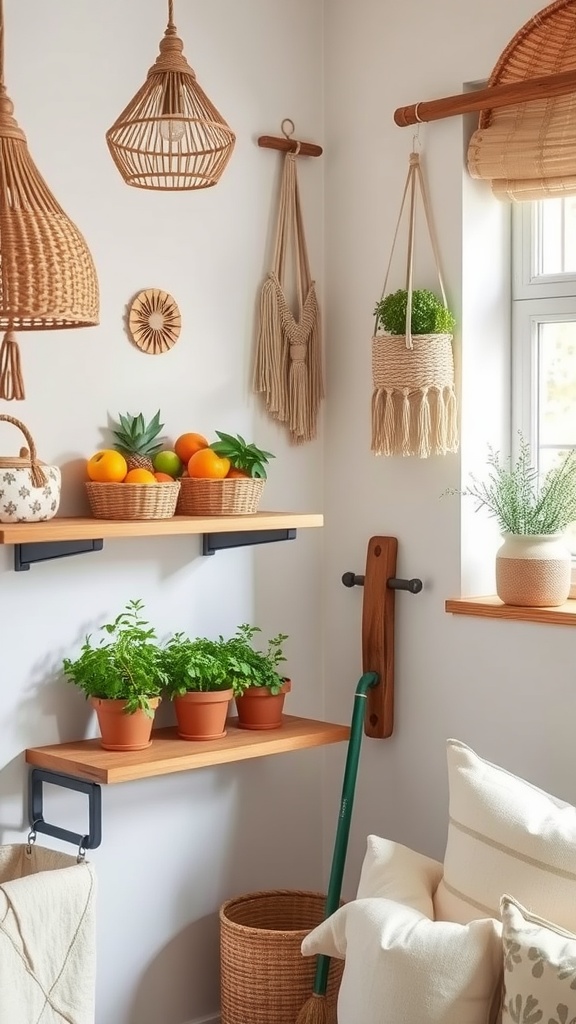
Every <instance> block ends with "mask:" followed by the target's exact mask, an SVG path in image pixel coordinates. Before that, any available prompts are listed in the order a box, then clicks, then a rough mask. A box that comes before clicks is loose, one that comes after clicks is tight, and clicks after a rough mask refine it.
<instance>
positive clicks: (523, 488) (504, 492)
mask: <svg viewBox="0 0 576 1024" xmlns="http://www.w3.org/2000/svg"><path fill="white" fill-rule="evenodd" d="M519 436H520V443H519V452H518V457H517V459H516V461H515V462H514V464H512V461H511V459H507V460H506V461H505V462H503V461H502V459H501V457H500V454H499V452H496V451H494V449H493V448H492V447H491V446H489V447H488V453H489V454H488V459H487V462H488V466H489V467H490V472H489V474H488V479H487V480H485V481H481V480H478V479H477V478H476V477H475V476H474V475H471V477H470V479H471V483H470V484H468V486H467V487H465V488H464V489H463V490H461V491H458V490H454V489H450V491H449V492H447V493H450V494H462V495H464V496H468V497H471V498H474V499H475V501H476V511H479V510H480V509H482V508H484V509H486V510H487V512H488V514H489V515H490V516H493V517H494V518H495V519H496V520H497V521H498V526H499V528H500V531H501V532H502V533H513V534H532V535H546V534H555V533H562V531H563V530H565V529H566V527H567V526H569V525H570V523H573V522H574V521H576V450H574V449H572V450H571V451H569V452H567V454H566V455H564V456H563V457H562V459H561V460H560V461H559V462H558V463H557V465H555V466H553V467H552V469H550V470H549V471H548V473H547V474H546V476H545V477H544V479H543V480H542V482H541V484H540V485H538V471H537V470H536V469H535V468H534V466H533V465H532V461H531V456H530V446H529V444H528V443H527V441H526V440H525V439H524V438H523V437H522V435H521V434H520V435H519Z"/></svg>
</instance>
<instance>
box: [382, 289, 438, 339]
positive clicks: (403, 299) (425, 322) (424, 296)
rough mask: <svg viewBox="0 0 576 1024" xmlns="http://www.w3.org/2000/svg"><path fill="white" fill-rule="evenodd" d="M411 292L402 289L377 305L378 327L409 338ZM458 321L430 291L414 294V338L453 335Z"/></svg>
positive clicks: (418, 290) (425, 290) (420, 290)
mask: <svg viewBox="0 0 576 1024" xmlns="http://www.w3.org/2000/svg"><path fill="white" fill-rule="evenodd" d="M407 307H408V292H407V291H406V289H405V288H400V289H399V290H398V291H396V292H391V293H390V294H389V295H386V296H385V297H384V298H382V299H380V301H379V302H377V303H376V308H375V310H374V316H375V317H376V318H377V326H378V327H381V328H382V329H383V330H384V331H385V332H386V333H387V334H406V312H407ZM455 326H456V319H455V317H454V315H453V314H452V313H451V312H450V310H449V309H447V308H446V306H444V304H443V303H442V302H441V301H440V299H438V298H437V296H436V295H434V292H431V291H429V289H427V288H420V289H416V290H415V291H413V292H412V334H452V332H453V330H454V327H455Z"/></svg>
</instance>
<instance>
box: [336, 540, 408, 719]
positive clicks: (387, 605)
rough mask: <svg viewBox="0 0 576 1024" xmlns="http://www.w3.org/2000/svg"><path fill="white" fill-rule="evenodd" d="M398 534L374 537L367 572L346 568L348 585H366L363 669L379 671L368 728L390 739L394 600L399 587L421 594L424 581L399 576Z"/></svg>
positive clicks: (368, 711) (372, 691) (370, 699)
mask: <svg viewBox="0 0 576 1024" xmlns="http://www.w3.org/2000/svg"><path fill="white" fill-rule="evenodd" d="M397 554H398V541H397V539H396V537H371V538H370V541H369V543H368V551H367V554H366V574H365V575H364V576H357V575H356V574H355V573H353V572H345V573H344V575H343V576H342V583H343V584H344V586H345V587H355V586H361V587H364V599H363V602H362V671H363V672H365V673H366V672H376V673H377V674H378V677H379V682H378V685H377V686H374V687H372V688H371V689H370V690H369V691H368V694H367V705H366V715H365V718H364V732H365V733H366V735H367V736H373V737H375V738H377V739H386V738H387V737H388V736H391V735H392V732H393V729H394V603H395V592H396V590H407V591H409V592H410V593H412V594H419V593H420V591H421V590H422V581H421V580H419V579H412V580H403V579H397V577H396V557H397Z"/></svg>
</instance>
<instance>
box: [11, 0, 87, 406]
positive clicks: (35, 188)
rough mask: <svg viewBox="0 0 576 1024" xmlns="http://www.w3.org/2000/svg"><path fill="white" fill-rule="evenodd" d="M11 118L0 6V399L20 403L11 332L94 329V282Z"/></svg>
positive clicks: (74, 231)
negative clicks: (69, 328)
mask: <svg viewBox="0 0 576 1024" xmlns="http://www.w3.org/2000/svg"><path fill="white" fill-rule="evenodd" d="M13 112H14V105H13V103H12V101H11V100H10V98H9V97H8V95H7V93H6V88H5V85H4V10H3V3H2V0H0V330H2V331H4V332H6V333H5V335H4V340H3V342H2V346H1V347H0V398H5V399H14V398H15V399H22V398H24V383H23V379H22V372H21V368H20V355H19V351H18V345H17V343H16V339H15V335H14V331H17V330H18V331H46V330H61V329H62V328H64V327H92V326H93V325H94V324H97V323H98V279H97V277H96V270H95V267H94V262H93V260H92V257H91V255H90V252H89V250H88V247H87V245H86V242H85V241H84V239H83V237H82V235H81V234H80V232H79V231H78V228H77V227H76V226H75V225H74V224H73V223H72V221H70V220H69V219H68V217H67V216H66V214H65V213H64V210H63V209H62V208H61V206H60V205H59V204H58V203H57V202H56V199H55V198H54V196H53V195H52V193H51V192H50V189H49V188H48V186H47V184H46V182H45V181H44V179H43V178H42V176H41V175H40V173H39V171H38V169H37V167H36V166H35V164H34V162H33V160H32V157H31V156H30V153H29V152H28V145H27V142H26V136H25V135H24V132H23V131H22V129H21V128H20V127H19V125H18V124H17V122H16V120H15V119H14V117H13Z"/></svg>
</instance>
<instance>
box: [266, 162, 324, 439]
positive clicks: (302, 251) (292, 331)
mask: <svg viewBox="0 0 576 1024" xmlns="http://www.w3.org/2000/svg"><path fill="white" fill-rule="evenodd" d="M299 149H300V147H299V144H298V145H297V147H296V150H295V151H294V152H293V153H287V154H286V155H285V157H284V165H283V171H282V183H281V189H280V204H279V210H278V223H277V227H276V242H275V246H274V260H273V265H272V270H271V271H270V273H269V274H268V277H267V279H266V281H265V282H264V285H263V287H262V292H261V296H260V325H259V331H258V340H257V345H256V360H255V366H254V390H255V391H256V392H262V393H264V395H265V400H266V408H267V410H268V412H269V413H270V414H271V416H272V417H273V418H274V419H277V420H279V421H280V422H281V423H285V424H286V425H287V427H288V430H289V432H290V438H291V440H292V441H294V442H295V443H296V444H301V443H303V442H304V441H311V440H313V438H314V437H315V436H316V427H317V419H318V411H319V408H320V402H321V400H322V398H323V397H324V385H323V378H322V354H321V331H320V309H319V306H318V299H317V296H316V288H315V284H314V281H313V280H312V276H311V273H310V263H309V259H308V250H307V246H306V238H305V234H304V222H303V219H302V208H301V204H300V192H299V188H298V177H297V173H296V158H297V156H298V153H299ZM291 247H292V250H293V257H294V278H295V285H296V302H297V307H298V313H297V318H296V317H295V316H294V315H293V313H292V311H291V309H290V306H289V304H288V301H287V299H286V294H285V285H286V276H287V269H288V262H289V250H290V248H291Z"/></svg>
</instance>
